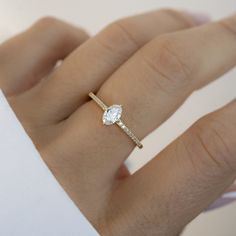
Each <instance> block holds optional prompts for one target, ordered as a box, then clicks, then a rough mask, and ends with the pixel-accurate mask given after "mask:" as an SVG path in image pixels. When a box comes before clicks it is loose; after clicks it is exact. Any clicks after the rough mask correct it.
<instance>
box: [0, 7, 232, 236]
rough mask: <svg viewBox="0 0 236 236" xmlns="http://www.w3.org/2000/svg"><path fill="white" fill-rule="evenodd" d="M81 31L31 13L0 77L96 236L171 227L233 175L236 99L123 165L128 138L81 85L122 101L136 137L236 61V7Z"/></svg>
mask: <svg viewBox="0 0 236 236" xmlns="http://www.w3.org/2000/svg"><path fill="white" fill-rule="evenodd" d="M196 26H197V27H196ZM88 38H89V37H88V35H87V34H86V33H85V32H84V31H83V30H81V29H78V28H76V27H74V26H71V25H69V24H67V23H64V22H61V21H59V20H57V19H54V18H44V19H42V20H40V21H39V22H37V23H36V24H34V25H33V26H32V27H31V28H30V29H29V30H27V31H25V32H23V33H22V34H20V35H18V36H16V37H15V38H12V39H10V40H8V41H7V42H5V43H3V44H2V45H1V46H0V73H1V74H0V87H1V88H2V90H3V91H4V93H5V94H6V96H7V99H8V101H9V103H10V104H11V106H12V108H13V109H14V111H15V113H16V114H17V116H18V118H19V120H20V121H21V123H22V124H23V126H24V128H25V130H26V132H27V133H28V134H29V135H30V137H31V138H32V140H33V142H34V144H35V146H36V147H37V149H38V150H39V152H40V154H41V156H42V158H43V160H44V161H45V162H46V164H47V165H48V167H49V168H50V169H51V171H52V173H53V174H54V175H55V177H56V178H57V180H58V181H59V182H60V183H61V185H62V186H63V187H64V189H65V190H66V191H67V193H68V194H69V195H70V197H71V198H72V199H73V201H74V202H75V203H76V204H77V205H78V207H79V208H80V209H81V211H82V212H83V213H84V214H85V215H86V217H87V218H88V219H89V220H90V221H91V223H92V224H93V225H94V227H95V228H96V229H97V230H98V232H99V233H100V234H101V235H105V236H106V235H109V236H119V235H127V236H131V235H135V236H139V235H140V236H141V235H142V236H143V235H149V236H151V235H162V236H163V235H168V236H172V235H173V236H175V235H179V234H180V232H181V231H182V229H183V228H184V227H185V226H186V225H187V224H188V223H189V222H190V221H191V220H192V219H194V218H195V217H196V216H197V215H198V214H200V213H201V212H202V211H203V210H204V209H205V208H206V207H207V206H209V204H211V203H212V202H213V201H214V200H216V199H217V198H218V197H219V196H220V195H221V194H222V193H223V192H224V191H225V190H226V189H227V188H228V187H229V186H230V185H231V184H232V183H233V181H234V180H235V178H236V159H235V157H236V141H235V140H236V122H235V121H236V101H232V102H231V103H230V104H229V105H227V106H225V107H223V108H222V109H220V110H218V111H216V112H214V113H212V114H209V115H207V116H206V117H203V118H202V119H200V120H199V121H198V122H196V124H194V125H193V126H192V127H191V128H190V129H189V130H187V131H186V132H185V133H184V134H183V135H182V136H181V137H179V138H178V139H177V140H176V141H174V142H173V143H172V144H170V145H169V146H168V147H167V148H166V149H165V150H164V151H163V152H161V153H160V154H159V155H158V156H157V157H156V158H154V159H153V160H152V161H151V162H150V163H149V164H147V165H146V166H144V167H143V168H142V169H140V170H139V171H137V172H136V173H135V174H133V175H129V173H128V171H127V169H126V168H125V167H124V165H123V163H124V161H125V159H126V158H127V157H128V156H129V154H130V153H131V151H132V150H133V149H134V144H133V143H132V142H131V141H130V140H129V138H127V136H126V135H125V134H124V133H122V132H121V130H120V129H119V128H118V127H117V126H109V127H106V126H103V124H102V122H101V116H102V111H101V109H100V108H99V107H98V106H97V105H96V104H95V103H94V102H93V101H91V100H90V99H89V98H88V93H89V92H90V91H93V92H94V93H97V95H98V96H99V97H100V98H101V99H102V100H103V101H104V102H106V103H107V104H109V105H111V104H122V105H123V108H124V111H125V112H124V116H123V119H124V120H125V122H126V123H127V124H128V125H129V127H130V129H131V130H133V131H134V133H135V134H136V135H137V136H138V137H139V138H144V137H145V136H146V135H148V134H149V133H150V132H151V131H153V130H154V129H155V128H157V127H158V126H159V125H161V124H162V123H163V122H164V121H165V120H166V119H167V118H168V117H169V116H170V115H171V114H173V112H174V111H175V110H176V109H178V107H179V106H180V105H181V104H182V103H183V102H184V101H185V99H186V98H187V97H188V96H189V95H190V94H191V93H192V92H193V91H195V90H196V89H199V88H201V87H203V86H205V85H207V84H208V83H210V82H211V81H213V80H215V79H217V78H219V77H220V76H221V75H223V74H224V73H226V72H227V71H229V70H230V69H231V68H233V67H234V66H235V65H236V54H235V51H236V16H231V17H229V18H227V19H224V20H221V21H219V22H213V23H208V24H205V25H201V26H199V25H198V24H197V22H196V21H195V20H194V19H193V18H191V17H190V16H189V15H188V14H185V13H181V12H177V11H173V10H161V11H154V12H150V13H145V14H142V15H137V16H133V17H129V18H125V19H122V20H119V21H117V22H115V23H112V24H110V25H109V26H108V27H106V28H105V29H104V30H102V31H101V32H100V33H98V34H97V35H95V36H94V37H92V38H89V39H88ZM58 61H61V64H60V65H59V66H56V67H55V65H56V63H57V62H58ZM147 113H148V116H147V115H145V114H147Z"/></svg>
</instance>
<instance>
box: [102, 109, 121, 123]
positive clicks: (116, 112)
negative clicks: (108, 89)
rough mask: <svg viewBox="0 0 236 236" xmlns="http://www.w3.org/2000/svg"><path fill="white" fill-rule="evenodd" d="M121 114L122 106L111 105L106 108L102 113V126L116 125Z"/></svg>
mask: <svg viewBox="0 0 236 236" xmlns="http://www.w3.org/2000/svg"><path fill="white" fill-rule="evenodd" d="M121 114H122V106H121V105H112V106H110V107H108V108H107V110H106V111H105V112H104V114H103V117H102V121H103V124H104V125H112V124H114V123H116V122H117V121H118V120H119V119H120V118H121Z"/></svg>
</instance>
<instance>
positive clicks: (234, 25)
mask: <svg viewBox="0 0 236 236" xmlns="http://www.w3.org/2000/svg"><path fill="white" fill-rule="evenodd" d="M216 24H218V25H219V26H220V27H221V28H223V29H224V30H225V31H226V32H228V33H229V34H231V35H233V36H234V37H236V15H235V16H234V17H229V18H227V19H224V20H222V21H219V22H217V23H216Z"/></svg>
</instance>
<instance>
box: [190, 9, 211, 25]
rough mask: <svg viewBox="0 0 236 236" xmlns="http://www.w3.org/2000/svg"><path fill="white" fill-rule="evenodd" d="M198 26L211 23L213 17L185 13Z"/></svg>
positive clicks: (203, 14)
mask: <svg viewBox="0 0 236 236" xmlns="http://www.w3.org/2000/svg"><path fill="white" fill-rule="evenodd" d="M185 13H186V14H188V15H189V16H190V17H191V18H192V19H193V21H194V23H195V24H196V25H203V24H206V23H208V22H210V21H211V17H210V16H209V15H207V14H205V13H200V12H189V11H185Z"/></svg>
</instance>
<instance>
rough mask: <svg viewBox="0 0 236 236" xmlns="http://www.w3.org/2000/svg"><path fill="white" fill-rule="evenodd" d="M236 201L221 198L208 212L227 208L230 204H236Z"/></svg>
mask: <svg viewBox="0 0 236 236" xmlns="http://www.w3.org/2000/svg"><path fill="white" fill-rule="evenodd" d="M235 200H236V199H233V198H220V199H218V200H216V201H215V202H214V203H213V204H211V205H210V206H209V207H208V208H207V209H206V211H211V210H214V209H217V208H220V207H223V206H226V205H228V204H230V203H233V202H235Z"/></svg>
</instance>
